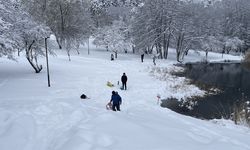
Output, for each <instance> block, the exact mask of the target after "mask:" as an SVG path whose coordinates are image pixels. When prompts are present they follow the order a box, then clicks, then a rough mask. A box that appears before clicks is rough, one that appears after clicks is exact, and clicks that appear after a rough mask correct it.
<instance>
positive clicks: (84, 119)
mask: <svg viewBox="0 0 250 150" xmlns="http://www.w3.org/2000/svg"><path fill="white" fill-rule="evenodd" d="M93 53H94V52H93ZM109 56H110V54H109V53H105V52H95V54H92V55H90V56H85V55H81V56H73V57H72V62H69V61H67V57H66V56H64V55H59V56H58V57H57V58H53V59H51V61H50V65H51V66H50V69H51V81H52V82H51V85H52V87H51V88H47V87H46V86H47V79H46V72H45V70H44V72H42V73H40V74H34V73H33V72H32V70H31V69H30V68H29V67H30V66H29V65H28V64H27V62H26V60H20V61H19V63H15V62H10V63H9V62H6V63H4V62H3V63H1V64H0V68H2V69H1V72H0V73H1V74H0V149H1V150H83V149H84V150H117V149H119V150H128V149H129V150H165V149H173V150H183V149H186V150H196V149H197V150H200V149H203V150H211V149H213V150H217V149H218V150H221V149H227V150H236V149H237V150H250V144H249V140H250V132H249V129H247V128H244V127H241V126H235V125H233V124H232V123H231V122H230V121H225V122H223V123H222V125H220V124H215V123H212V122H208V121H202V120H198V119H194V118H191V117H187V116H182V115H179V114H176V113H174V112H172V111H170V110H168V109H163V108H160V107H159V106H158V105H157V101H156V95H157V94H158V93H159V94H161V95H163V96H168V95H172V94H176V93H171V90H170V89H171V86H172V85H175V84H173V83H172V80H174V81H173V82H176V83H178V82H180V81H181V79H177V78H173V79H171V80H168V81H167V82H163V81H160V80H158V79H156V78H155V77H152V76H150V74H149V73H148V71H149V70H148V67H152V62H151V60H150V59H149V58H146V59H145V63H143V64H142V63H141V62H139V59H138V58H137V57H136V56H128V55H118V57H119V58H118V60H116V61H113V62H111V61H109ZM43 63H44V62H43ZM163 65H164V66H168V67H171V66H172V65H171V63H164V64H163ZM6 66H7V67H6ZM123 72H126V74H127V75H128V90H127V91H121V90H120V89H119V86H117V85H116V83H117V81H120V77H121V75H122V73H123ZM107 81H111V82H112V83H114V84H115V87H113V88H110V87H107V86H106V82H107ZM170 82H171V83H170ZM180 83H182V82H180ZM112 90H116V91H118V92H119V94H120V95H121V96H122V98H123V104H122V106H121V109H122V111H121V112H112V111H108V110H106V109H105V105H106V103H107V102H108V101H109V100H110V96H111V91H112ZM82 93H85V94H86V95H87V96H89V97H90V99H87V100H81V99H80V98H79V97H80V95H81V94H82ZM177 94H178V93H177ZM185 94H189V93H188V92H187V91H185V90H183V91H182V92H180V93H179V95H181V96H183V95H185Z"/></svg>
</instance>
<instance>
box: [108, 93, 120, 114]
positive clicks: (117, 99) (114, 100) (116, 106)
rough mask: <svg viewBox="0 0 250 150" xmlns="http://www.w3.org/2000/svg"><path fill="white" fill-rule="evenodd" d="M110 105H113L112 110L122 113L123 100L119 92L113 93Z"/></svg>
mask: <svg viewBox="0 0 250 150" xmlns="http://www.w3.org/2000/svg"><path fill="white" fill-rule="evenodd" d="M110 103H112V110H113V111H121V110H120V105H121V104H122V98H121V96H120V95H119V94H118V92H115V91H112V96H111V100H110Z"/></svg>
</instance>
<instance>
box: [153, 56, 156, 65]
mask: <svg viewBox="0 0 250 150" xmlns="http://www.w3.org/2000/svg"><path fill="white" fill-rule="evenodd" d="M155 60H156V56H155V55H154V56H153V63H154V65H156V63H155Z"/></svg>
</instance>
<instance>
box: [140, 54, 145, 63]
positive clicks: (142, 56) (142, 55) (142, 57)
mask: <svg viewBox="0 0 250 150" xmlns="http://www.w3.org/2000/svg"><path fill="white" fill-rule="evenodd" d="M143 59H144V54H141V62H143Z"/></svg>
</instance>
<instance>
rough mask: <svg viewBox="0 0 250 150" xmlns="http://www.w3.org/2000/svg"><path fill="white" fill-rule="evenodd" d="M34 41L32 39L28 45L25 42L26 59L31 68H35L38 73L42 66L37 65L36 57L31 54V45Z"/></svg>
mask: <svg viewBox="0 0 250 150" xmlns="http://www.w3.org/2000/svg"><path fill="white" fill-rule="evenodd" d="M34 43H35V40H33V41H32V43H31V44H30V45H29V47H28V42H26V58H27V60H28V62H29V63H30V65H31V66H32V68H33V69H34V70H35V72H36V73H39V72H41V71H42V69H43V67H42V65H40V66H39V65H38V63H37V57H36V56H33V54H32V45H33V44H34ZM33 58H35V63H34V62H33Z"/></svg>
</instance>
